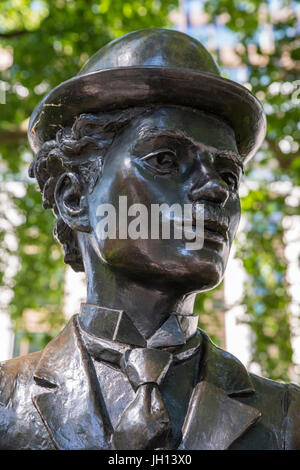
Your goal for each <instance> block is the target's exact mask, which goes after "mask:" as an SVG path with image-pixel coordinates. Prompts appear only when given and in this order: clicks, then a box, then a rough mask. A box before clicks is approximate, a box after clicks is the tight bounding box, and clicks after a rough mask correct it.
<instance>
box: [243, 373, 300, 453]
mask: <svg viewBox="0 0 300 470" xmlns="http://www.w3.org/2000/svg"><path fill="white" fill-rule="evenodd" d="M249 376H250V378H251V381H252V383H253V386H254V389H255V394H254V396H253V398H252V400H251V405H253V406H257V407H258V408H259V409H260V410H261V412H262V418H261V424H262V425H263V426H264V428H265V429H269V431H268V432H269V434H271V433H274V434H275V433H277V432H278V440H279V439H280V441H281V448H283V449H288V450H300V387H298V386H297V385H296V384H293V383H280V382H276V381H274V380H270V379H267V378H265V377H259V376H257V375H255V374H251V373H250V374H249ZM279 436H280V437H279Z"/></svg>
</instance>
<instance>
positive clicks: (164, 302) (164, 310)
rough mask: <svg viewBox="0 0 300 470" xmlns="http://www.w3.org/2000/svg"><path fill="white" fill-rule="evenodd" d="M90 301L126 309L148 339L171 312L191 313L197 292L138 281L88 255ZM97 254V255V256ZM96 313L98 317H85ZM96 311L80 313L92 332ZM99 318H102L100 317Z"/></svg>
mask: <svg viewBox="0 0 300 470" xmlns="http://www.w3.org/2000/svg"><path fill="white" fill-rule="evenodd" d="M86 255H87V253H85V257H84V259H85V272H86V276H87V303H89V304H94V305H98V306H101V307H106V308H110V309H116V310H124V311H125V312H126V314H127V316H128V317H129V318H130V320H131V321H132V323H133V324H134V326H135V327H136V329H137V330H138V331H139V333H140V334H141V335H142V336H143V337H144V338H145V339H146V338H148V337H150V336H152V335H153V334H154V332H155V331H156V330H157V329H158V328H159V327H160V326H161V325H162V324H163V323H164V322H165V321H166V320H167V319H168V317H169V316H170V314H171V313H172V312H173V313H174V312H176V313H178V314H180V313H181V314H184V313H192V312H193V306H194V300H195V294H189V295H186V294H183V293H181V294H180V292H179V291H178V288H176V287H173V288H172V286H168V288H163V287H160V286H159V287H158V286H156V287H153V286H151V285H150V280H148V282H140V281H139V282H138V281H137V279H131V278H130V277H129V276H128V275H126V274H122V273H120V271H119V270H115V269H113V268H111V267H110V266H109V265H107V264H105V263H102V262H101V261H99V258H98V257H97V258H96V257H95V254H93V255H94V256H86ZM95 258H96V259H95ZM86 315H89V316H90V315H94V316H95V318H93V319H91V318H90V317H89V318H86ZM96 317H97V311H96V310H93V311H90V312H89V313H82V314H81V323H82V325H83V326H84V327H86V329H87V330H88V332H89V333H92V334H95V332H94V331H91V330H90V327H89V326H88V325H91V324H93V325H96V324H97V318H96ZM99 321H101V319H100V317H99Z"/></svg>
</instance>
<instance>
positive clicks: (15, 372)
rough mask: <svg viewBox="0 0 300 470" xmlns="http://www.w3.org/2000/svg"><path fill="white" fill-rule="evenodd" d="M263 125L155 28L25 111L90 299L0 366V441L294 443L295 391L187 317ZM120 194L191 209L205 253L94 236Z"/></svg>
mask: <svg viewBox="0 0 300 470" xmlns="http://www.w3.org/2000/svg"><path fill="white" fill-rule="evenodd" d="M264 135H265V117H264V113H263V109H262V106H261V104H260V103H259V101H258V100H257V99H256V98H255V97H254V96H253V95H252V94H251V93H250V92H249V91H248V90H247V89H246V88H244V87H242V86H240V85H238V84H236V83H234V82H232V81H230V80H227V79H224V78H222V77H221V76H220V72H219V70H218V68H217V66H216V64H215V62H214V60H213V59H212V57H211V55H210V54H209V53H208V52H207V51H206V49H205V48H204V47H203V46H202V45H201V44H200V43H199V42H198V41H196V40H195V39H193V38H191V37H189V36H187V35H185V34H183V33H179V32H176V31H172V30H165V29H147V30H143V31H137V32H133V33H130V34H128V35H126V36H124V37H122V38H120V39H117V40H115V41H113V42H111V43H110V44H108V45H107V46H105V47H104V48H102V49H101V50H99V51H98V52H97V53H96V54H95V55H94V56H93V57H92V58H91V59H90V60H89V61H88V62H87V63H86V65H85V66H84V67H83V69H82V70H81V71H80V72H79V74H78V75H77V76H76V77H73V78H71V79H70V80H67V81H66V82H64V83H62V84H60V85H59V86H57V87H56V88H55V89H54V90H52V91H50V93H48V95H47V96H46V97H45V98H44V99H43V101H42V102H41V103H40V104H39V105H38V106H37V108H36V109H35V110H34V112H33V115H32V117H31V121H30V125H29V141H30V144H31V147H32V149H33V150H34V151H35V152H36V158H35V160H34V161H33V163H32V164H31V167H30V176H32V177H35V178H36V179H37V182H38V185H39V188H40V190H41V192H42V194H43V205H44V208H45V209H48V208H51V209H52V210H53V212H54V214H55V217H56V225H55V229H54V233H55V237H56V238H57V240H58V241H59V242H61V243H62V244H63V248H64V252H65V258H64V260H65V262H66V263H68V264H70V265H71V266H72V268H73V269H74V270H75V271H85V273H86V277H87V303H85V304H83V305H82V308H81V312H80V313H79V314H75V315H74V316H73V317H72V318H71V320H70V321H69V323H68V324H67V326H66V327H65V328H64V330H63V331H62V332H61V333H60V334H59V335H58V336H57V337H56V338H54V339H53V340H52V341H51V342H50V343H49V344H48V345H47V346H46V348H45V349H44V350H43V351H40V352H35V353H33V354H29V355H27V356H25V357H18V358H15V359H12V360H9V361H6V362H4V363H2V364H1V378H0V402H1V403H0V405H1V406H0V448H1V449H117V450H119V449H188V450H192V449H300V389H299V388H298V387H297V386H296V385H293V384H280V383H276V382H273V381H271V380H268V379H265V378H261V377H257V376H256V375H253V374H248V373H247V371H246V370H245V368H244V366H243V365H242V364H241V363H240V362H239V360H238V359H237V358H235V357H234V356H232V355H231V354H229V353H228V352H226V351H223V350H222V349H219V348H218V347H216V346H215V345H214V344H213V343H212V342H211V341H210V339H209V338H208V337H207V335H206V334H205V333H204V332H203V331H201V330H199V329H197V317H195V316H193V314H192V312H193V303H194V297H195V294H196V293H197V292H201V291H206V290H208V289H212V288H214V287H215V286H217V285H218V284H219V283H220V282H221V280H222V277H223V274H224V270H225V267H226V263H227V259H228V255H229V251H230V248H231V245H232V241H233V238H234V236H235V233H236V230H237V226H238V223H239V219H240V202H239V196H238V187H239V182H240V178H241V175H242V173H243V168H244V165H245V164H246V163H247V162H248V160H249V159H250V158H251V157H252V156H253V154H254V153H255V151H256V150H257V149H258V147H259V146H260V144H261V143H262V140H263V138H264ZM120 196H123V197H124V196H126V198H127V204H128V206H132V205H133V204H143V205H144V206H146V207H150V206H151V204H163V203H166V204H168V205H169V206H171V205H172V204H175V203H176V204H180V205H181V206H184V205H185V204H190V205H192V207H198V206H197V204H202V205H203V207H204V244H203V246H202V248H201V249H198V250H187V249H186V245H185V241H186V240H184V239H178V238H175V237H173V238H172V237H171V238H170V239H164V238H163V237H159V238H158V239H157V238H151V237H149V238H142V237H140V238H138V237H135V239H133V238H130V237H126V236H123V235H124V234H121V233H117V236H116V237H111V238H110V237H106V238H105V237H103V236H100V235H101V233H100V232H99V230H97V226H98V223H99V213H98V207H99V206H101V205H103V204H111V205H113V206H114V207H115V208H116V211H117V213H118V211H119V210H120V209H119V205H118V201H119V197H120ZM192 215H193V218H195V217H196V215H197V214H196V210H194V211H192ZM117 232H118V230H117ZM74 313H75V312H74Z"/></svg>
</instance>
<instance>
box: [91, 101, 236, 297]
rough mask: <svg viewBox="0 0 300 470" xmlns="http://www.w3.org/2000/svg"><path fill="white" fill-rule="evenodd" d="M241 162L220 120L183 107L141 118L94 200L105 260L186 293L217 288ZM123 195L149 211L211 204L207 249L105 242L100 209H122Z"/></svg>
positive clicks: (173, 242) (118, 146) (116, 146)
mask: <svg viewBox="0 0 300 470" xmlns="http://www.w3.org/2000/svg"><path fill="white" fill-rule="evenodd" d="M240 161H241V160H240V158H239V156H238V153H237V147H236V141H235V137H234V133H233V131H232V130H231V128H230V127H229V126H228V125H227V124H225V123H224V122H222V121H221V120H219V119H218V118H217V117H214V116H212V115H208V114H204V113H202V112H200V111H197V110H193V109H190V108H183V107H161V108H159V109H156V110H151V111H149V112H147V113H145V114H143V115H142V116H139V117H137V118H136V119H135V120H133V121H132V122H131V124H130V125H128V126H127V127H126V128H124V129H123V130H122V131H121V132H120V133H119V134H118V135H117V137H116V138H115V140H114V142H113V144H112V146H111V147H110V149H109V150H108V152H107V154H106V156H105V161H104V165H103V170H102V176H101V178H100V179H99V180H98V182H97V183H96V185H95V187H94V189H93V191H92V193H91V194H89V195H88V196H87V197H88V208H89V218H90V224H91V229H92V232H91V234H90V235H89V237H90V240H91V244H92V246H93V248H94V251H95V254H96V255H97V256H98V257H99V262H101V263H103V262H104V263H107V264H109V265H110V266H111V267H112V268H113V269H117V270H118V271H120V272H124V273H125V274H126V276H128V277H132V278H133V279H134V278H137V279H138V280H139V281H143V280H144V281H145V282H147V284H149V285H152V286H155V285H157V284H159V285H162V284H165V285H169V284H170V285H172V286H174V285H178V288H179V289H182V290H183V291H186V292H192V291H200V290H206V289H209V288H212V287H215V286H216V285H217V284H218V283H219V282H220V281H221V279H222V277H223V274H224V270H225V267H226V263H227V260H228V255H229V251H230V248H231V244H232V241H233V238H234V236H235V233H236V230H237V227H238V223H239V219H240V202H239V196H238V191H237V190H238V186H239V182H240V178H241V174H242V165H241V164H240ZM119 196H127V202H128V207H129V206H130V205H131V204H135V203H138V204H144V205H145V206H146V207H147V208H148V210H149V214H150V206H151V204H162V203H167V204H168V205H169V206H171V205H172V204H174V203H177V204H180V205H181V206H182V207H183V205H184V204H191V203H193V204H195V203H201V204H204V208H205V213H204V214H205V216H204V218H205V221H204V245H203V247H202V248H201V249H199V250H187V249H186V240H185V239H184V238H183V239H174V238H173V237H171V239H170V240H163V239H159V240H154V239H151V238H149V239H146V240H143V239H137V240H132V239H130V238H128V239H124V240H123V239H106V240H103V239H100V237H99V234H98V233H97V224H98V222H99V217H98V216H97V207H98V206H99V205H100V204H107V203H110V204H112V205H114V206H115V207H116V209H118V200H119ZM117 215H118V210H117ZM129 221H130V218H129ZM171 233H172V232H171Z"/></svg>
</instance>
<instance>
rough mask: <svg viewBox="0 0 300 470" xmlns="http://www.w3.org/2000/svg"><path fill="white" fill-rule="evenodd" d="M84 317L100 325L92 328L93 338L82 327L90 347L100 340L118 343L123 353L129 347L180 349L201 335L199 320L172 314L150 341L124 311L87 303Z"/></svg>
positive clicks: (193, 317) (82, 305) (90, 326)
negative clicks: (198, 332)
mask: <svg viewBox="0 0 300 470" xmlns="http://www.w3.org/2000/svg"><path fill="white" fill-rule="evenodd" d="M81 313H82V314H84V315H85V316H86V317H89V316H90V318H95V317H97V324H95V325H93V324H90V325H89V330H90V331H91V330H92V331H93V334H92V335H91V334H89V333H87V332H86V331H85V329H84V328H83V327H82V325H81V330H83V334H84V337H85V338H88V337H89V341H88V342H89V343H91V342H93V341H95V340H96V339H97V338H98V339H99V340H101V341H103V340H104V343H105V342H107V341H109V343H110V344H111V342H114V343H115V344H116V345H118V344H119V345H120V347H121V350H122V352H123V349H124V346H125V345H127V346H128V347H132V346H134V347H147V348H173V347H176V348H177V347H178V346H183V345H185V344H186V343H187V341H189V340H190V339H191V338H192V337H193V336H194V335H195V334H196V332H197V323H198V321H197V320H198V317H197V316H195V315H193V314H179V313H175V312H172V313H171V314H170V316H169V317H168V319H167V320H166V321H165V322H164V323H163V325H162V326H161V327H160V328H158V330H157V331H156V332H155V333H154V334H153V335H152V336H151V337H150V338H147V339H145V338H143V336H142V335H141V334H140V333H139V331H138V330H137V328H136V327H135V326H134V324H133V322H132V320H131V319H130V318H129V316H128V315H127V314H126V312H124V311H123V310H116V309H110V308H107V307H100V306H98V305H93V304H87V303H83V304H81ZM89 313H90V314H91V315H89ZM95 313H96V315H95ZM79 323H80V317H79Z"/></svg>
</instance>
